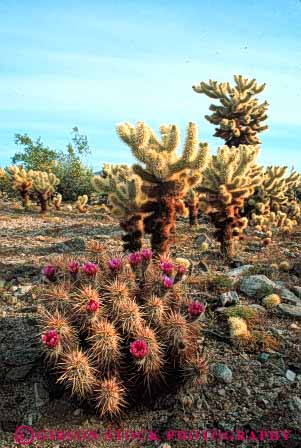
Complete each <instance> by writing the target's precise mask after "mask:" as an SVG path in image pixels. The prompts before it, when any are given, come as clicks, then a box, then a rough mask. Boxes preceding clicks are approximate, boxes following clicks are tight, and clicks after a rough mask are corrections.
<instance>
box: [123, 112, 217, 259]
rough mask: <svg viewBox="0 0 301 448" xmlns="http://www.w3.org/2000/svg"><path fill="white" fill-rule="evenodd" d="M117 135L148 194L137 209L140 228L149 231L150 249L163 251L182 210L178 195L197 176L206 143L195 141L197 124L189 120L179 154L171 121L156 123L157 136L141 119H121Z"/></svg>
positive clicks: (177, 135) (205, 156)
mask: <svg viewBox="0 0 301 448" xmlns="http://www.w3.org/2000/svg"><path fill="white" fill-rule="evenodd" d="M117 132H118V134H119V136H120V138H121V139H122V140H123V141H124V142H125V143H126V144H127V145H128V146H129V147H130V148H131V150H132V153H133V155H134V156H135V157H136V158H137V159H138V160H139V162H141V163H142V165H140V164H134V165H133V171H134V173H135V174H137V175H138V176H139V177H140V178H141V179H142V187H141V190H142V192H143V193H145V194H146V195H147V197H148V201H147V203H146V204H145V205H144V206H143V207H141V211H142V212H144V213H148V216H146V217H145V218H144V229H145V232H146V233H150V234H151V244H152V249H153V251H154V253H156V254H161V255H163V254H166V253H167V252H168V249H169V244H170V241H171V231H172V230H173V229H174V228H175V219H176V214H177V212H178V213H179V212H180V213H181V212H183V202H182V199H183V198H184V197H185V196H186V194H187V192H188V190H189V189H190V188H192V187H193V186H194V185H195V184H196V183H197V182H199V181H200V179H201V172H202V171H203V169H204V168H205V167H206V165H207V160H208V145H207V143H204V144H203V143H200V144H199V143H198V133H197V126H196V124H194V123H189V125H188V128H187V134H186V140H185V144H184V150H183V154H182V156H178V155H177V152H176V150H177V147H178V145H179V141H180V132H179V129H178V128H177V127H176V126H175V125H173V124H168V125H162V126H161V127H160V133H161V139H159V138H158V137H157V136H156V135H155V133H154V131H153V130H152V129H151V128H150V127H148V126H147V125H146V124H145V123H144V122H142V121H140V122H138V123H137V124H136V126H133V125H131V124H130V123H122V124H120V125H118V126H117Z"/></svg>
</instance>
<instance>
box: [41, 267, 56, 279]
mask: <svg viewBox="0 0 301 448" xmlns="http://www.w3.org/2000/svg"><path fill="white" fill-rule="evenodd" d="M42 274H43V275H44V277H46V278H48V280H53V279H54V277H55V274H56V267H55V266H52V265H51V264H48V265H47V266H45V267H44V268H43V269H42Z"/></svg>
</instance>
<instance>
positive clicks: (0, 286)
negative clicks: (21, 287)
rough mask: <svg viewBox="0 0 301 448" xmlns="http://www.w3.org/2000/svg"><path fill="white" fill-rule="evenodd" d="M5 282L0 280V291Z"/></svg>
mask: <svg viewBox="0 0 301 448" xmlns="http://www.w3.org/2000/svg"><path fill="white" fill-rule="evenodd" d="M5 283H6V281H5V280H2V279H1V280H0V289H2V288H4V286H5Z"/></svg>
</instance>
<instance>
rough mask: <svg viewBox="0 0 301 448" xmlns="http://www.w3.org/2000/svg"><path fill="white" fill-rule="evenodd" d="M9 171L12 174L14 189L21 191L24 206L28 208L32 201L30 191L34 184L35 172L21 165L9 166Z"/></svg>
mask: <svg viewBox="0 0 301 448" xmlns="http://www.w3.org/2000/svg"><path fill="white" fill-rule="evenodd" d="M8 173H9V175H10V176H11V179H12V185H13V188H14V190H17V191H18V192H19V193H20V196H21V199H22V206H23V207H24V208H25V210H27V209H28V208H29V203H30V191H31V189H32V186H33V179H32V173H33V172H32V171H26V170H25V169H24V168H22V167H19V166H11V167H9V168H8Z"/></svg>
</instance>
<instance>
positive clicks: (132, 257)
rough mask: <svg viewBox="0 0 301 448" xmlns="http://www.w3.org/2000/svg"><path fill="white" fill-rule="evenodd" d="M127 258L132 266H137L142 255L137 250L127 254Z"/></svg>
mask: <svg viewBox="0 0 301 448" xmlns="http://www.w3.org/2000/svg"><path fill="white" fill-rule="evenodd" d="M128 260H129V262H130V264H131V265H132V266H138V264H140V263H141V261H142V255H141V254H140V253H139V252H133V253H131V254H129V255H128Z"/></svg>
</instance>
